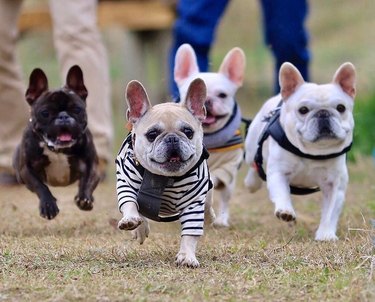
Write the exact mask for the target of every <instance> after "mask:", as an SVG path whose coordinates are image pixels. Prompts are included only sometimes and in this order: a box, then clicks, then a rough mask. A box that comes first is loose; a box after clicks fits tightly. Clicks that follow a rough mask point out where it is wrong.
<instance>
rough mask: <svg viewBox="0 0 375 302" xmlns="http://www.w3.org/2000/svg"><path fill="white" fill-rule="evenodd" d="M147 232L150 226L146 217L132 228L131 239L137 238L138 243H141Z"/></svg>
mask: <svg viewBox="0 0 375 302" xmlns="http://www.w3.org/2000/svg"><path fill="white" fill-rule="evenodd" d="M149 233H150V226H149V225H148V221H147V219H144V220H143V223H141V224H140V225H139V226H138V227H137V228H136V229H135V230H132V235H133V239H135V240H138V242H139V244H142V243H143V242H144V241H145V240H146V238H147V237H148V234H149Z"/></svg>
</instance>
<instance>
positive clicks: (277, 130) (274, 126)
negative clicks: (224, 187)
mask: <svg viewBox="0 0 375 302" xmlns="http://www.w3.org/2000/svg"><path fill="white" fill-rule="evenodd" d="M282 104H283V101H280V103H279V105H278V106H277V107H276V109H275V110H273V111H271V113H270V115H269V116H267V117H265V121H267V125H266V127H265V129H264V131H263V133H262V135H261V136H260V139H259V141H258V149H257V152H256V154H255V158H254V164H255V166H256V169H257V171H258V175H259V177H260V178H261V179H262V180H263V181H267V175H266V172H265V171H264V169H263V155H262V154H263V143H264V142H265V141H266V140H267V138H268V137H269V136H271V137H272V138H273V139H274V140H275V141H276V142H277V143H278V144H279V146H280V147H282V148H283V149H285V150H287V151H289V152H291V153H293V154H295V155H297V156H299V157H303V158H308V159H312V160H327V159H331V158H335V157H338V156H341V155H343V154H346V153H347V152H349V151H350V149H351V147H352V144H351V143H350V145H349V146H347V147H345V148H344V149H343V150H342V151H340V152H337V153H331V154H325V155H311V154H306V153H303V152H301V150H299V149H298V148H297V147H296V146H294V145H293V144H292V143H291V142H290V141H289V139H288V137H287V136H286V134H285V131H284V130H283V128H282V127H281V125H280V109H281V106H282ZM319 191H320V189H319V187H314V188H302V187H295V186H290V193H291V194H295V195H307V194H312V193H315V192H319Z"/></svg>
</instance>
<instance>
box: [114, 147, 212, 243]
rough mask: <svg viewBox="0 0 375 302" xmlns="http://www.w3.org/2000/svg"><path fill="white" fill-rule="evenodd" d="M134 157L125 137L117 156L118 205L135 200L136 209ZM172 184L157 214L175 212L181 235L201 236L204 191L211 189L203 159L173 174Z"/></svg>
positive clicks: (137, 179)
mask: <svg viewBox="0 0 375 302" xmlns="http://www.w3.org/2000/svg"><path fill="white" fill-rule="evenodd" d="M137 164H138V163H136V161H135V160H134V151H133V149H132V147H131V145H130V143H129V140H125V141H124V143H123V144H122V146H121V148H120V151H119V153H118V155H117V158H116V177H117V198H118V207H119V210H120V211H121V207H122V206H123V205H124V204H125V203H127V202H134V203H135V204H136V205H137V207H138V209H139V205H138V202H137V196H138V191H139V188H140V187H141V183H142V175H141V173H140V171H139V167H137ZM173 178H174V183H173V185H171V186H166V188H165V190H164V193H163V195H162V196H161V200H162V202H161V206H160V212H159V215H160V216H170V215H173V214H176V213H177V214H178V216H179V220H180V222H181V225H182V233H181V235H182V236H183V235H192V236H201V235H202V234H203V224H204V206H205V199H206V194H207V192H208V191H209V189H210V188H211V183H210V174H209V171H208V166H207V161H206V159H205V160H203V161H202V163H201V164H200V165H199V166H198V167H197V168H195V169H194V170H192V171H189V172H188V173H187V174H186V175H184V176H182V177H173Z"/></svg>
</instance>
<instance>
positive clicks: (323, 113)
mask: <svg viewBox="0 0 375 302" xmlns="http://www.w3.org/2000/svg"><path fill="white" fill-rule="evenodd" d="M315 116H316V117H318V118H329V117H330V116H331V113H330V112H329V111H328V110H325V109H322V110H319V111H318V112H317V113H316V114H315Z"/></svg>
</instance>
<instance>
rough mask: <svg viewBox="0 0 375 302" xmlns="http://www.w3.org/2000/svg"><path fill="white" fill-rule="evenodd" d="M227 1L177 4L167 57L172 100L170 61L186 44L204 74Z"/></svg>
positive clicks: (174, 92) (174, 91)
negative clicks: (191, 48)
mask: <svg viewBox="0 0 375 302" xmlns="http://www.w3.org/2000/svg"><path fill="white" fill-rule="evenodd" d="M228 2H229V0H180V1H179V2H178V6H177V20H176V22H175V24H174V27H173V41H172V47H171V50H170V54H169V90H170V93H171V95H172V97H173V98H175V99H177V98H178V97H179V93H178V88H177V85H176V83H175V82H174V79H173V70H174V59H175V55H176V52H177V49H178V47H179V46H180V45H181V44H184V43H189V44H190V45H191V46H192V47H193V49H194V50H195V53H196V55H197V60H198V66H199V68H200V70H201V71H207V70H208V55H209V51H210V48H211V45H212V42H213V40H214V36H215V30H216V27H217V24H218V22H219V19H220V17H221V16H222V14H223V12H224V10H225V8H226V6H227V4H228Z"/></svg>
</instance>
